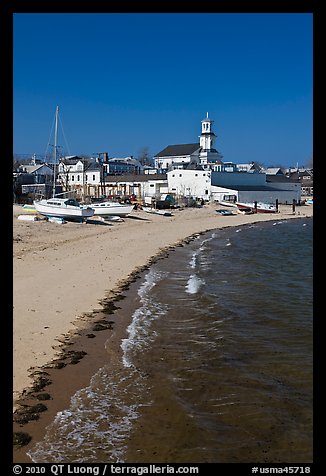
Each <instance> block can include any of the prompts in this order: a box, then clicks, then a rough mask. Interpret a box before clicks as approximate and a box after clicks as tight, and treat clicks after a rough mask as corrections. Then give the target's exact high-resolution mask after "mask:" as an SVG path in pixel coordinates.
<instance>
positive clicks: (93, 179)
mask: <svg viewBox="0 0 326 476" xmlns="http://www.w3.org/2000/svg"><path fill="white" fill-rule="evenodd" d="M93 182H95V174H93Z"/></svg>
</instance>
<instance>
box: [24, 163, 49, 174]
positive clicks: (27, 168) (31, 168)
mask: <svg viewBox="0 0 326 476" xmlns="http://www.w3.org/2000/svg"><path fill="white" fill-rule="evenodd" d="M42 167H46V168H48V169H50V167H49V166H48V165H47V164H39V165H22V166H21V167H20V169H22V170H25V171H26V172H27V173H29V174H33V173H34V172H36V171H37V170H39V169H41V168H42Z"/></svg>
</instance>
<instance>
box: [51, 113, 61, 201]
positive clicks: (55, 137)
mask: <svg viewBox="0 0 326 476" xmlns="http://www.w3.org/2000/svg"><path fill="white" fill-rule="evenodd" d="M58 115H59V106H57V107H56V110H55V131H54V166H53V189H52V197H54V196H55V182H56V165H57V138H58Z"/></svg>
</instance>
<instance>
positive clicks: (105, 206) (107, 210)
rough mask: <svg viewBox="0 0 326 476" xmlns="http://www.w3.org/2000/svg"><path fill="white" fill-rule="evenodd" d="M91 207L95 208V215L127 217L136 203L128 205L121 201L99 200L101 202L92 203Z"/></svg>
mask: <svg viewBox="0 0 326 476" xmlns="http://www.w3.org/2000/svg"><path fill="white" fill-rule="evenodd" d="M90 207H91V208H92V209H93V210H94V215H95V216H101V217H108V216H119V217H125V216H127V215H129V214H130V213H131V212H132V210H133V208H134V205H128V204H125V203H119V202H110V201H106V202H99V203H92V204H91V205H90Z"/></svg>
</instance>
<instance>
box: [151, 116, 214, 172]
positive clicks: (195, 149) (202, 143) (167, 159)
mask: <svg viewBox="0 0 326 476" xmlns="http://www.w3.org/2000/svg"><path fill="white" fill-rule="evenodd" d="M213 122H214V121H212V120H211V119H210V118H209V117H208V112H207V114H206V117H205V119H203V120H202V121H201V135H200V136H199V142H197V143H194V144H175V145H168V146H167V147H165V149H163V150H161V151H160V152H159V153H158V154H156V155H155V156H154V162H155V168H156V169H157V170H159V171H160V172H163V173H165V172H167V171H169V170H174V169H185V168H188V167H192V168H193V167H194V166H199V167H200V168H201V169H203V170H206V169H215V170H216V166H217V165H219V164H222V161H221V158H222V156H221V154H220V153H219V152H218V151H217V150H216V149H215V140H216V134H215V133H214V132H213V129H212V124H213Z"/></svg>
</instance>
